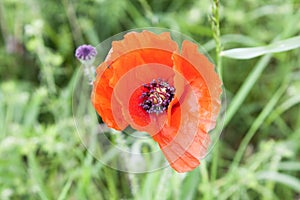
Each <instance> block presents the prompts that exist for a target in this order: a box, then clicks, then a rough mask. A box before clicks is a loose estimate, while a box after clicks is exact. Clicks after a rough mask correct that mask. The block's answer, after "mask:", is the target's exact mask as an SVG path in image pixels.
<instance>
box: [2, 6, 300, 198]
mask: <svg viewBox="0 0 300 200" xmlns="http://www.w3.org/2000/svg"><path fill="white" fill-rule="evenodd" d="M212 4H213V1H195V0H176V1H172V0H160V1H158V0H113V1H112V0H80V1H79V0H61V1H60V0H49V1H39V0H27V1H22V0H0V30H1V32H0V44H1V45H0V199H3V200H6V199H60V200H62V199H80V200H81V199H207V200H210V199H221V200H222V199H299V198H300V142H299V141H300V117H299V116H300V105H299V103H300V96H299V94H300V57H299V55H300V50H299V48H298V49H294V50H291V51H287V52H282V53H276V54H272V55H263V56H262V57H259V58H254V59H248V60H236V59H229V58H223V59H222V66H223V71H222V75H223V79H224V87H225V88H226V95H227V108H228V112H229V113H230V114H228V116H227V118H226V120H225V122H226V124H225V127H224V130H223V133H222V135H221V138H220V142H218V144H217V145H216V147H215V148H214V150H213V151H212V153H211V154H210V155H209V156H208V157H207V158H206V159H205V160H204V161H202V164H201V165H200V167H198V168H197V169H195V170H194V171H192V172H190V173H186V174H177V173H175V172H173V171H172V170H171V169H169V168H166V169H164V170H160V171H156V172H152V173H145V174H127V173H123V172H119V171H117V170H114V169H111V168H109V167H106V166H104V165H103V164H102V163H100V162H97V161H96V160H95V159H94V158H93V157H92V156H91V155H90V154H89V153H88V152H87V150H86V149H85V148H84V147H83V146H82V144H81V141H80V139H79V138H78V137H77V135H76V131H75V129H74V123H73V116H72V114H73V113H72V105H71V102H72V93H73V82H74V79H75V74H76V72H77V70H78V68H79V66H80V65H79V63H78V62H77V61H76V60H75V58H74V50H75V48H76V47H77V46H78V45H80V44H83V43H90V44H92V45H97V44H98V43H100V42H101V41H103V40H105V39H106V38H108V37H110V36H112V35H114V34H117V33H119V32H121V31H124V30H128V29H132V28H143V27H151V26H153V27H163V28H170V29H172V30H176V31H180V32H182V33H184V34H186V35H188V36H191V37H192V38H194V39H195V40H196V41H198V42H199V43H201V44H202V45H203V46H204V47H205V48H206V50H207V51H208V53H209V54H210V55H211V56H212V57H213V58H214V57H215V56H216V55H215V46H216V45H215V42H214V40H213V33H214V32H215V30H213V29H212V28H211V21H210V19H211V18H212V16H211V15H212V14H211V6H212ZM218 9H219V12H220V24H221V27H220V29H221V36H220V38H219V39H220V41H221V43H222V45H223V46H222V48H223V49H226V50H227V49H232V48H238V47H256V46H264V45H267V44H270V43H273V42H275V41H278V40H283V39H288V38H291V37H294V36H297V35H299V34H300V23H299V19H300V1H299V0H287V1H280V0H263V1H258V0H245V1H238V0H232V1H221V2H220V7H219V8H218ZM110 159H114V158H113V157H112V158H110Z"/></svg>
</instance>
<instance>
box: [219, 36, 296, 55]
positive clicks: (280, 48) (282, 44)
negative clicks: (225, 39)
mask: <svg viewBox="0 0 300 200" xmlns="http://www.w3.org/2000/svg"><path fill="white" fill-rule="evenodd" d="M299 47H300V36H296V37H292V38H289V39H286V40H281V41H277V42H274V43H272V44H270V45H267V46H261V47H252V48H237V49H230V50H225V51H222V52H221V55H222V56H224V57H229V58H235V59H250V58H255V57H257V56H261V55H264V54H269V53H278V52H284V51H289V50H292V49H296V48H299Z"/></svg>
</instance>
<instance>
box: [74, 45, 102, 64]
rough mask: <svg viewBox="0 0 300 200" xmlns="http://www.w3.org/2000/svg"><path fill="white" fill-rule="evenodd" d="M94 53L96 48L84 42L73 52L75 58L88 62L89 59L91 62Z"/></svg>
mask: <svg viewBox="0 0 300 200" xmlns="http://www.w3.org/2000/svg"><path fill="white" fill-rule="evenodd" d="M96 55H97V50H96V48H95V47H93V46H91V45H86V44H84V45H81V46H79V47H78V48H77V49H76V52H75V56H76V58H77V59H78V60H79V61H80V62H82V63H85V62H89V61H92V62H93V61H94V59H95V57H96Z"/></svg>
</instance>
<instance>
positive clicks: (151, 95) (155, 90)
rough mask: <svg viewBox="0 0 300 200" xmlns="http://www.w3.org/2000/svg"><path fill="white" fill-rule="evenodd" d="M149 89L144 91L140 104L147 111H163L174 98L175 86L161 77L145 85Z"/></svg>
mask: <svg viewBox="0 0 300 200" xmlns="http://www.w3.org/2000/svg"><path fill="white" fill-rule="evenodd" d="M143 86H144V88H146V90H147V91H145V92H143V93H142V96H141V98H143V103H141V104H140V105H141V106H142V108H143V109H144V110H145V111H146V112H147V113H149V114H150V113H156V114H160V113H163V112H164V111H165V110H166V109H167V108H168V106H169V104H170V102H171V101H172V99H173V98H174V94H175V88H174V87H172V86H170V85H169V84H168V83H167V82H165V81H162V80H161V79H157V80H155V79H154V80H152V81H151V82H150V83H148V84H144V85H143Z"/></svg>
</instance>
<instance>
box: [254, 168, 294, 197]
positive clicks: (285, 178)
mask: <svg viewBox="0 0 300 200" xmlns="http://www.w3.org/2000/svg"><path fill="white" fill-rule="evenodd" d="M257 179H258V180H270V181H275V182H277V183H282V184H284V185H286V186H288V187H290V188H292V189H294V190H295V191H297V192H300V180H299V179H297V178H295V177H292V176H290V175H287V174H282V173H278V172H271V171H262V172H260V173H258V174H257Z"/></svg>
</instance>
